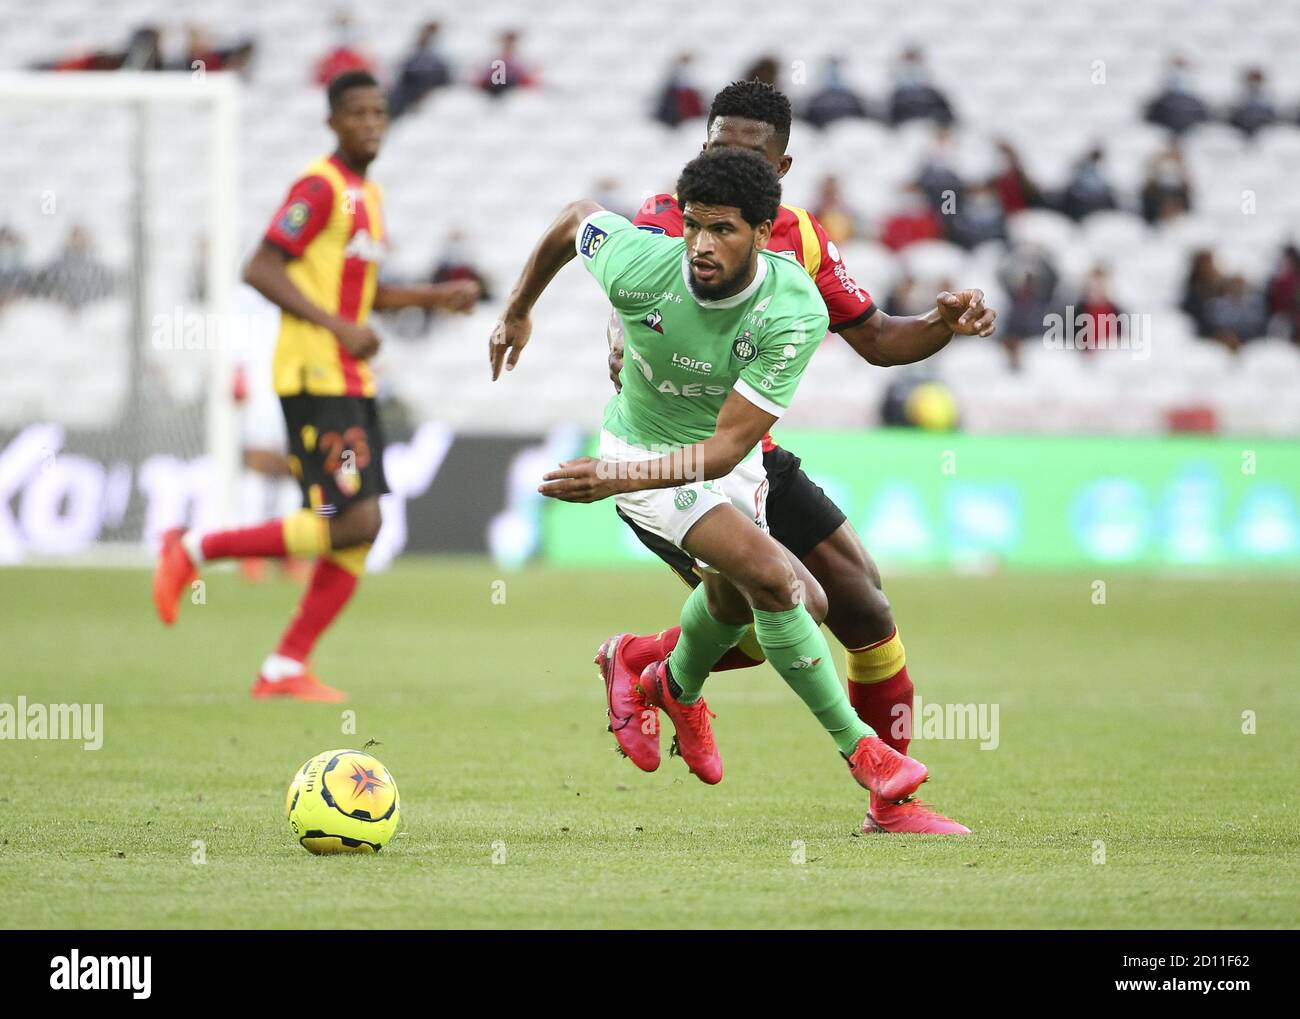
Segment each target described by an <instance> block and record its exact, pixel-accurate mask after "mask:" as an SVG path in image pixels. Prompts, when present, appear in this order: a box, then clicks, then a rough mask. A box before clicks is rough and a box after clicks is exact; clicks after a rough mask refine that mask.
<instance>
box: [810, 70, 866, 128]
mask: <svg viewBox="0 0 1300 1019" xmlns="http://www.w3.org/2000/svg"><path fill="white" fill-rule="evenodd" d="M870 115H871V114H870V112H869V110H868V109H867V104H866V102H865V101H864V100H863V99H862V97H861V96H860V95H858V94H857V93H856V92H854V91H853V89H852V88H850V87H849V85H848V83H847V82H845V80H844V70H843V64H842V62H841V60H840V58H839V57H832V58H831V59H830V60H828V61H827V62H826V73H825V78H824V80H823V83H822V87H821V89H820V90H818V92H817V94H816V95H814V96H813V97H812V99H811V100H809V102H808V108H807V109H806V110H805V111H804V119H805V120H807V121H808V123H810V124H812V126H813V127H819V128H821V127H825V126H826V125H827V124H833V123H834V122H835V121H837V120H842V119H844V118H845V117H868V116H870Z"/></svg>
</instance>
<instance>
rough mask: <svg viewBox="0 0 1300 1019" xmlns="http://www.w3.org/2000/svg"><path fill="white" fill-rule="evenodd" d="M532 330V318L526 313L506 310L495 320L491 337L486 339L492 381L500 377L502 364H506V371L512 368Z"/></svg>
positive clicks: (516, 362) (517, 360)
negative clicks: (513, 313)
mask: <svg viewBox="0 0 1300 1019" xmlns="http://www.w3.org/2000/svg"><path fill="white" fill-rule="evenodd" d="M532 332H533V320H532V318H530V317H529V316H528V315H512V314H511V313H510V312H506V313H505V314H504V315H502V316H501V318H499V319H498V320H497V324H496V325H495V326H494V327H493V329H492V338H491V339H490V340H489V341H488V362H489V363H490V364H491V365H492V381H493V382H495V381H496V380H497V379H498V378H500V377H501V365H502V364H504V365H505V366H506V371H513V370H514V367H515V365H516V364H518V363H519V355H520V354H521V353H523V349H524V347H525V346H527V345H528V337H529V336H530V335H532Z"/></svg>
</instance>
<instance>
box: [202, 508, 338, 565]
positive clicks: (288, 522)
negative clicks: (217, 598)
mask: <svg viewBox="0 0 1300 1019" xmlns="http://www.w3.org/2000/svg"><path fill="white" fill-rule="evenodd" d="M329 550H330V530H329V521H328V520H326V519H325V518H324V517H322V516H320V515H319V514H317V513H315V512H313V511H312V510H309V509H302V510H299V511H298V512H297V513H290V514H289V515H288V516H287V517H281V518H280V519H279V520H268V521H266V522H265V523H262V524H254V525H253V526H252V527H237V528H233V529H232V530H228V531H211V532H209V533H208V534H205V535H203V536H202V537H201V538H200V539H199V541H198V551H199V553H200V555H201V557H202V558H203V559H204V560H205V561H206V560H209V559H245V558H275V559H283V558H284V557H285V556H306V557H315V556H319V555H325V554H326V553H328V552H329Z"/></svg>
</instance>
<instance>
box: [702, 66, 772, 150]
mask: <svg viewBox="0 0 1300 1019" xmlns="http://www.w3.org/2000/svg"><path fill="white" fill-rule="evenodd" d="M719 117H744V118H745V119H746V120H757V121H758V122H759V123H762V124H771V125H772V130H773V131H775V132H776V138H777V141H778V142H780V143H781V151H782V152H784V151H785V147H786V146H787V145H789V144H790V119H791V114H790V100H789V99H787V98H786V96H785V93H784V92H782V91H780V90H779V89H775V88H773V87H772V86H771V85H769V84H767V83H766V82H763V81H733V82H732V83H731V84H730V85H728V86H727V87H726V88H724V89H723V90H722V91H721V92H719V93H718V94H717V95H716V96H714V97H713V105H712V106H710V107H709V120H708V125H707V126H708V127H710V128H711V127H713V122H714V121H715V120H717V119H718V118H719Z"/></svg>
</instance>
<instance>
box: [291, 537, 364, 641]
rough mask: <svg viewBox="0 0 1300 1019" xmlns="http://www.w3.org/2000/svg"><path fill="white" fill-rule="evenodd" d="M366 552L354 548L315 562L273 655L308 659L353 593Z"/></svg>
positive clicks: (362, 569) (334, 553)
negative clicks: (300, 599)
mask: <svg viewBox="0 0 1300 1019" xmlns="http://www.w3.org/2000/svg"><path fill="white" fill-rule="evenodd" d="M369 551H370V546H369V545H357V546H355V547H353V548H348V549H344V550H343V551H341V552H331V553H330V554H329V555H326V556H321V558H319V559H317V560H316V568H315V569H314V570H313V571H312V575H311V580H310V581H308V583H307V590H306V591H304V592H303V596H302V601H301V602H299V604H298V611H297V612H295V613H294V617H293V620H292V621H291V622H290V623H289V626H288V628H287V629H286V630H285V631H284V635H283V636H282V637H281V638H280V645H279V647H277V648H276V649H275V653H276V654H278V655H283V656H284V657H286V658H292V659H294V660H295V661H299V662H305V661H306V660H307V659H308V658H309V657H310V656H311V652H312V649H313V648H314V647H315V646H316V642H317V641H318V640H319V639H320V635H321V634H322V633H324V632H325V630H326V628H327V627H328V626H329V625H330V624H331V623H332V622H334V620H335V619H336V618H337V617H338V614H339V613H340V612H342V611H343V607H344V606H345V605H346V604H347V603H348V601H349V600H350V599H351V598H352V595H353V594H354V593H355V592H356V589H357V583H358V582H359V581H360V578H361V574H362V572H363V571H364V570H365V564H366V553H367V552H369Z"/></svg>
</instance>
